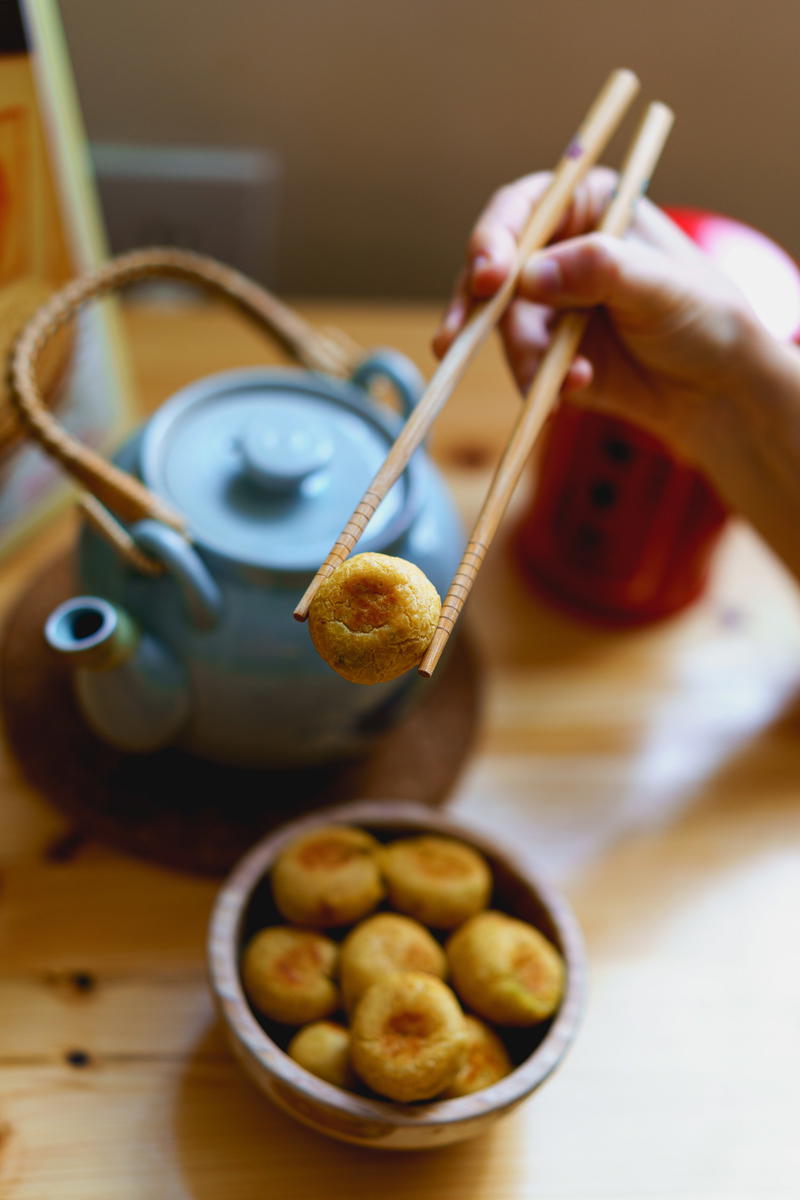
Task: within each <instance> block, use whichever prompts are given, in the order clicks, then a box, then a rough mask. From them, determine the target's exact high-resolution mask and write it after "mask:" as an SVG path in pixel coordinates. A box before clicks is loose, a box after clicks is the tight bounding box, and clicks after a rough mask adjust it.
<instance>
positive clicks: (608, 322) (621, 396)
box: [434, 168, 765, 466]
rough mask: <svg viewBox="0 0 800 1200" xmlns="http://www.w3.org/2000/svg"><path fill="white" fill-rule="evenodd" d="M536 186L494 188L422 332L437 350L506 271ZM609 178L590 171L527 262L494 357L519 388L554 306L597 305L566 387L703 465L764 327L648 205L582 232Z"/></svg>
mask: <svg viewBox="0 0 800 1200" xmlns="http://www.w3.org/2000/svg"><path fill="white" fill-rule="evenodd" d="M548 180H549V176H548V175H546V174H536V175H530V176H526V177H525V178H523V179H520V180H518V181H517V182H516V183H513V184H510V185H509V186H508V187H505V188H502V189H501V190H500V191H498V192H497V193H495V195H494V196H493V197H492V199H491V200H490V202H489V204H488V206H487V207H486V209H485V210H484V212H483V213H482V214H481V216H480V217H479V219H478V221H477V223H476V225H475V228H474V230H473V232H472V235H471V237H470V240H469V243H468V248H467V261H466V265H465V267H464V270H463V271H462V273H461V276H460V278H459V281H458V283H457V286H456V290H455V294H454V296H453V299H452V300H451V303H450V305H449V307H448V309H447V311H446V313H445V315H444V318H443V320H442V325H441V327H440V329H439V332H438V333H437V335H436V337H435V339H434V352H435V353H436V354H437V355H438V356H439V357H441V356H442V355H444V354H445V353H446V351H447V349H448V347H449V346H450V344H451V343H452V341H453V340H454V338H455V337H456V336H457V334H458V332H459V331H460V329H461V328H462V327H463V325H464V323H465V321H466V319H467V317H468V316H469V313H470V311H471V309H472V307H473V306H474V305H475V303H476V302H478V301H480V300H483V299H487V298H488V297H489V296H491V295H493V294H494V293H495V292H496V291H497V289H498V288H499V287H500V286H501V285H502V283H503V282H504V280H505V279H506V277H507V275H508V273H509V272H510V271H511V270H512V268H513V265H514V263H515V261H516V253H517V238H518V237H519V235H520V234H521V231H522V229H523V227H524V225H525V223H526V221H527V219H528V215H529V213H530V210H531V206H532V205H534V204H535V203H536V202H537V200H538V199H539V197H540V196H541V195H542V193H543V191H544V189H545V187H546V186H547V183H548ZM615 183H616V175H615V174H614V173H613V172H611V171H608V170H606V169H602V168H598V169H595V170H594V171H592V172H591V173H590V174H589V176H588V178H587V179H586V180H585V181H584V183H583V184H582V185H581V186H580V187H579V188H578V190H577V192H576V195H575V199H574V201H573V204H572V206H571V208H570V210H569V212H568V214H567V216H566V218H565V220H564V222H563V223H562V226H561V228H560V229H559V230H558V231H557V233H556V236H555V239H554V244H552V245H551V246H549V247H548V248H546V249H545V250H543V251H540V252H538V253H536V254H534V255H533V256H532V257H531V258H530V259H529V260H528V262H527V263H526V264H525V266H524V268H523V270H522V272H521V275H520V278H519V282H518V285H517V298H516V299H515V300H514V301H513V302H512V303H511V304H510V305H509V307H508V309H507V310H506V313H505V315H504V317H503V319H502V322H501V325H500V332H501V335H502V338H503V343H504V347H505V352H506V357H507V359H508V362H509V365H510V367H511V369H512V371H513V373H514V376H515V379H516V380H517V383H518V385H519V387H520V389H521V390H522V391H523V393H525V392H527V390H528V388H529V386H530V383H531V380H532V378H533V376H534V374H535V372H536V369H537V367H538V364H539V362H540V360H541V357H542V355H543V353H544V351H545V349H546V348H547V345H548V342H549V337H550V332H551V329H552V326H553V323H554V320H555V319H556V317H557V315H558V311H559V310H561V309H566V308H588V307H590V308H596V311H595V312H593V314H592V317H591V320H590V322H589V326H588V329H587V332H586V335H585V337H584V339H583V342H582V344H581V350H580V353H579V355H578V356H577V357H576V359H575V361H574V362H573V364H572V366H571V368H570V371H569V374H568V375H567V378H566V381H565V385H564V391H565V392H566V393H567V394H569V395H570V397H571V398H573V399H574V400H576V401H577V402H579V403H581V404H587V405H591V406H593V407H595V408H599V409H602V410H604V411H607V412H611V413H614V414H615V415H618V416H623V417H625V418H627V419H628V420H632V421H634V422H636V423H638V424H640V425H643V426H644V427H645V428H647V429H649V430H650V431H651V432H653V433H656V434H657V435H659V436H660V437H662V438H663V439H664V440H666V441H667V442H668V443H669V444H670V445H671V446H672V447H673V449H675V450H677V451H678V452H679V453H680V454H682V455H683V456H684V457H687V458H689V459H690V460H691V461H695V462H697V463H698V465H701V466H702V465H704V456H705V455H706V454H707V452H708V448H709V438H711V440H712V441H713V422H714V419H715V415H716V412H717V410H718V408H719V404H720V401H724V402H727V401H729V400H730V399H731V397H732V396H733V395H734V394H735V392H736V389H737V387H738V386H739V385H740V380H741V379H742V377H743V375H746V374H747V359H748V355H750V356H752V355H753V354H754V353H755V351H754V346H755V345H757V343H758V341H759V339H760V338H763V337H764V336H765V331H763V329H762V328H761V326H760V325H759V324H758V322H757V321H756V318H755V317H754V315H753V314H752V312H751V311H750V309H749V307H748V305H747V303H746V301H745V300H744V298H743V297H742V296H741V294H740V293H739V292H738V290H737V289H736V288H735V286H734V285H733V283H732V282H731V281H730V280H728V279H727V277H726V276H724V275H723V274H722V273H721V272H720V271H719V270H718V269H717V268H716V267H715V265H714V264H713V263H712V262H711V260H710V259H709V258H708V257H707V256H706V255H704V254H703V253H702V252H701V251H700V250H699V249H698V248H697V247H696V246H695V244H694V243H693V242H692V241H690V239H689V238H687V237H686V236H685V235H684V234H683V233H682V231H681V230H680V229H678V227H677V226H676V225H674V224H673V222H672V221H670V220H669V218H668V217H667V216H666V215H665V214H664V213H662V212H661V211H660V210H659V209H658V208H656V206H655V205H653V204H652V203H651V202H650V201H648V200H646V199H644V198H643V199H642V200H640V202H639V204H638V205H637V211H636V214H635V218H634V221H633V223H632V225H631V228H630V231H629V234H628V236H627V237H626V238H625V239H616V238H610V237H608V236H605V235H601V234H594V233H587V230H590V229H592V228H593V227H594V226H595V224H596V223H597V221H598V219H599V216H600V214H601V212H602V210H603V208H604V207H605V204H606V201H607V200H608V197H609V196H610V194H611V191H612V190H613V187H614V185H615Z"/></svg>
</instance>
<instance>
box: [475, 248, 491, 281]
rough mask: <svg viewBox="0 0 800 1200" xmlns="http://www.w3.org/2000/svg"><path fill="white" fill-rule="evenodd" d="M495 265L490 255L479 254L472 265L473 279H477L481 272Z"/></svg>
mask: <svg viewBox="0 0 800 1200" xmlns="http://www.w3.org/2000/svg"><path fill="white" fill-rule="evenodd" d="M493 265H494V264H493V262H492V259H491V258H490V257H489V255H488V254H479V255H478V256H477V257H476V258H475V259H474V260H473V263H472V278H473V279H475V278H477V276H478V275H480V273H481V271H485V270H486V269H487V268H488V267H491V266H493Z"/></svg>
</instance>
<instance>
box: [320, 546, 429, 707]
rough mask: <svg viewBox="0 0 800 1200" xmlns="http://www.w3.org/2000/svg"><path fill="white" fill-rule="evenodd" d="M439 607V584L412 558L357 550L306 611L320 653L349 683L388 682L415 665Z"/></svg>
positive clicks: (329, 580)
mask: <svg viewBox="0 0 800 1200" xmlns="http://www.w3.org/2000/svg"><path fill="white" fill-rule="evenodd" d="M440 612H441V601H440V599H439V594H438V592H437V591H436V588H435V587H434V586H433V584H432V583H431V581H430V580H429V579H428V577H427V576H426V575H425V574H424V572H423V571H421V570H420V569H419V567H417V566H415V565H414V563H410V562H407V561H406V560H405V559H404V558H393V557H391V556H390V555H387V554H372V553H366V554H355V555H353V557H352V558H348V559H346V560H345V561H344V562H343V563H342V564H341V566H339V567H337V569H336V570H335V571H334V572H333V574H332V575H330V576H329V577H328V578H327V579H326V580H324V582H323V583H322V584H321V585H320V587H319V590H318V591H317V594H316V595H315V597H314V599H313V601H312V603H311V607H310V609H309V614H308V625H309V632H310V634H311V640H312V641H313V643H314V646H315V647H316V649H317V652H318V653H319V655H320V656H321V657H322V658H324V659H325V661H326V662H327V663H328V665H329V666H331V667H332V668H333V670H334V671H336V672H337V673H338V674H339V675H341V676H342V677H343V678H344V679H347V680H349V681H350V682H351V683H364V684H373V683H385V682H387V681H388V680H390V679H396V678H397V676H398V675H402V674H403V673H404V672H405V671H409V670H411V668H412V667H415V666H416V665H417V664H418V663H419V662H420V660H421V658H422V656H423V654H424V653H425V651H426V650H427V648H428V645H429V643H430V640H431V638H432V637H433V634H434V631H435V629H436V625H437V623H438V620H439V614H440Z"/></svg>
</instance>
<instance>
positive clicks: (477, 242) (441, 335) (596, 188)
mask: <svg viewBox="0 0 800 1200" xmlns="http://www.w3.org/2000/svg"><path fill="white" fill-rule="evenodd" d="M551 178H552V176H551V173H550V172H549V171H538V172H535V173H534V174H531V175H526V176H524V177H523V178H522V179H519V180H517V181H516V182H515V183H511V184H507V185H506V186H505V187H501V188H499V189H498V190H497V191H496V192H495V193H494V195H493V196H492V197H491V199H490V200H489V203H488V204H487V205H486V208H485V209H484V210H483V212H482V213H481V215H480V216H479V217H478V220H477V221H476V223H475V226H474V228H473V230H472V233H471V234H470V237H469V241H468V243H467V252H466V261H465V264H464V267H463V269H462V271H461V272H460V274H459V276H458V279H457V281H456V285H455V288H454V290H453V296H452V299H451V301H450V303H449V305H448V307H447V308H446V310H445V312H444V314H443V316H442V321H441V324H440V326H439V329H438V330H437V332H436V334H435V335H434V339H433V350H434V353H435V354H436V355H437V357H439V358H441V357H443V356H444V355H445V354H446V353H447V350H448V349H449V347H450V345H451V344H452V342H453V340H454V339H455V337H456V336H457V335H458V333H459V331H460V330H461V329H462V328H463V325H464V323H465V321H466V320H467V318H468V316H469V314H470V312H471V311H472V308H473V307H474V305H475V303H476V302H478V301H480V300H485V299H488V297H490V296H493V295H494V294H495V293H496V292H497V291H498V289H499V288H500V287H502V285H503V283H504V282H505V280H506V279H507V278H508V276H509V274H510V273H511V271H512V270H513V269H514V267H515V265H516V262H517V253H518V248H519V240H520V237H521V236H522V233H523V230H524V229H525V227H526V225H527V223H528V221H529V220H530V217H531V213H532V212H533V211H534V210H535V208H536V206H537V204H538V203H539V201H540V200H541V198H542V196H543V195H544V193H545V191H546V189H547V186H548V184H549V182H550V179H551ZM616 180H617V175H616V172H614V171H611V170H609V169H608V168H604V167H596V168H595V169H594V170H593V171H592V172H591V173H590V174H589V175H588V177H587V178H586V179H585V180H584V181H583V182H582V183H581V184H580V185H579V186H578V188H576V190H575V192H574V194H573V197H572V200H571V202H570V205H569V207H568V209H567V211H566V212H565V214H564V216H563V218H562V220H561V222H560V224H559V226H558V228H557V229H556V231H555V233H554V235H553V240H554V241H560V240H563V239H564V238H569V237H575V236H577V235H578V234H581V233H585V232H586V231H587V230H589V229H593V228H594V226H595V225H596V224H597V220H598V217H599V215H600V213H602V211H603V210H604V208H605V206H606V204H607V202H608V198H609V196H610V195H611V193H612V191H613V189H614V186H615V184H616Z"/></svg>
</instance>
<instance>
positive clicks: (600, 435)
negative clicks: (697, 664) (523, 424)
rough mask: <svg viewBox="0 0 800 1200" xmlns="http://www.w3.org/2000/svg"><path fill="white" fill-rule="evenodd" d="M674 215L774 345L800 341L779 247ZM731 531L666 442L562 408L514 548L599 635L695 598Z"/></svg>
mask: <svg viewBox="0 0 800 1200" xmlns="http://www.w3.org/2000/svg"><path fill="white" fill-rule="evenodd" d="M667 211H668V213H669V215H670V216H671V217H672V219H673V220H674V221H675V222H676V223H677V224H678V225H680V227H681V228H682V229H683V230H684V231H685V232H686V233H687V234H688V235H689V236H690V237H691V238H693V239H694V241H695V242H696V243H697V244H698V245H699V246H700V247H701V248H702V249H704V250H705V251H706V252H707V253H709V254H710V255H711V256H712V257H713V258H714V259H715V261H716V262H717V264H718V265H719V267H720V269H721V270H724V271H726V272H727V273H728V274H729V275H730V276H731V277H732V278H733V279H734V280H735V282H736V283H737V284H738V286H739V288H740V289H741V291H742V292H744V294H745V295H746V296H747V298H748V300H749V301H750V303H751V305H752V307H753V308H754V310H755V312H756V314H757V315H758V316H759V317H760V319H761V320H762V321H763V322H764V324H765V325H766V326H767V328H768V329H770V330H771V332H772V333H774V334H775V336H777V337H780V338H782V339H785V340H787V341H789V340H792V339H794V340H800V271H798V269H797V266H796V265H795V263H794V262H793V260H792V259H791V258H790V257H789V256H788V255H787V254H786V253H785V252H784V251H783V250H782V249H781V248H780V247H779V246H777V245H776V244H775V243H774V242H772V241H770V239H769V238H767V237H765V236H764V235H763V234H761V233H759V232H758V231H757V230H755V229H752V228H751V227H749V226H747V225H743V224H742V223H741V222H739V221H734V220H731V219H730V218H728V217H722V216H719V215H718V214H716V213H708V212H702V211H699V210H695V209H668V210H667ZM726 519H727V513H726V510H725V507H724V506H723V504H722V502H721V501H720V499H719V497H718V496H717V495H716V493H715V492H714V490H713V489H712V488H711V487H710V485H709V484H708V483H707V482H706V480H705V478H704V477H703V476H702V475H701V474H700V473H699V472H697V471H695V470H693V469H691V468H689V467H686V466H684V465H682V464H680V463H678V462H676V461H675V459H674V458H672V456H671V455H670V454H669V452H668V451H667V449H666V448H665V447H664V445H663V444H662V443H661V442H660V441H659V440H658V439H657V438H655V437H653V436H651V435H650V434H647V433H645V432H643V431H642V430H639V429H638V428H636V427H634V426H633V425H631V424H629V423H628V422H626V421H622V420H619V419H618V418H616V417H610V416H606V415H605V414H602V413H595V412H590V411H588V410H586V409H581V408H578V407H577V406H575V405H573V404H570V403H569V402H563V403H562V404H561V405H560V406H559V408H558V410H557V411H556V413H555V414H554V416H553V419H552V421H551V423H550V428H549V430H548V433H547V436H546V439H545V443H544V446H543V449H542V455H541V459H540V464H539V473H538V482H537V487H536V491H535V494H534V497H533V502H532V504H531V506H530V508H529V510H528V511H527V513H526V514H525V516H524V517H523V519H522V522H521V524H520V527H519V529H518V531H517V536H516V548H517V552H518V557H519V561H520V564H521V567H522V570H523V572H524V574H525V576H526V578H527V579H529V580H530V582H531V583H532V584H533V585H534V587H535V588H536V589H537V590H538V591H541V592H543V593H544V594H545V595H546V596H548V597H549V598H550V599H552V600H553V601H555V602H556V603H557V604H558V606H559V607H562V608H565V609H567V610H568V611H570V612H572V613H574V614H575V615H578V616H580V617H583V618H584V619H586V620H590V621H594V622H596V623H599V624H605V625H615V626H633V625H639V624H644V623H647V622H649V621H654V620H658V619H659V618H662V617H666V616H668V615H670V614H671V613H675V612H677V611H678V610H679V609H681V608H683V607H685V606H686V605H687V604H690V603H691V602H692V601H693V600H694V599H696V598H697V596H698V595H699V594H700V593H701V592H702V590H703V588H704V586H705V583H706V580H707V578H708V571H709V565H710V560H711V555H712V551H713V549H714V546H715V545H716V543H717V540H718V538H719V535H720V533H721V532H722V529H723V527H724V525H725V522H726Z"/></svg>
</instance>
